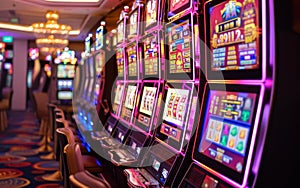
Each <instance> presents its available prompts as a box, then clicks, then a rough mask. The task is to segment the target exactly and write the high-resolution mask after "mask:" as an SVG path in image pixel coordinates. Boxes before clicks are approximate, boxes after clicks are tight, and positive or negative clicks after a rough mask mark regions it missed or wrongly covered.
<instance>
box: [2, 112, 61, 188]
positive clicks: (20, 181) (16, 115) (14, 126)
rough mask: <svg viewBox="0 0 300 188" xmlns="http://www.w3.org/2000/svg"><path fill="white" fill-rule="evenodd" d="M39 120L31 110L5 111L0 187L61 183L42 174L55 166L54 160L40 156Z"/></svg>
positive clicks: (46, 186)
mask: <svg viewBox="0 0 300 188" xmlns="http://www.w3.org/2000/svg"><path fill="white" fill-rule="evenodd" d="M38 131H39V122H38V120H37V119H36V116H35V113H34V112H28V111H10V112H8V128H7V129H6V130H4V131H2V132H0V187H1V188H6V187H30V188H31V187H37V188H58V187H63V186H62V185H63V183H62V181H46V180H44V179H43V176H44V175H46V174H52V173H53V172H55V171H56V170H58V162H57V161H55V160H43V159H41V158H40V156H41V155H45V154H48V153H40V152H37V151H36V149H37V148H38V147H39V146H38V142H39V141H40V136H39V135H38Z"/></svg>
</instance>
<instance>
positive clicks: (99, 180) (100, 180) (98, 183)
mask: <svg viewBox="0 0 300 188" xmlns="http://www.w3.org/2000/svg"><path fill="white" fill-rule="evenodd" d="M65 152H66V155H67V163H68V166H69V174H70V182H71V185H72V187H80V188H89V187H101V188H111V186H110V184H109V183H108V182H107V181H106V179H105V178H104V177H103V175H102V174H99V175H98V176H95V175H93V174H91V173H90V172H89V171H87V170H86V169H85V168H84V165H83V163H82V161H83V156H82V154H81V151H80V146H79V144H78V143H72V144H68V145H67V146H66V147H65Z"/></svg>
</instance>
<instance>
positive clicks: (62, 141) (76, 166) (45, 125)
mask: <svg viewBox="0 0 300 188" xmlns="http://www.w3.org/2000/svg"><path fill="white" fill-rule="evenodd" d="M33 98H34V103H35V107H36V115H37V118H38V119H40V122H41V123H40V133H41V136H42V137H43V138H42V139H41V142H40V145H41V147H40V148H38V151H39V152H45V151H49V152H50V153H49V154H48V155H44V156H42V157H44V159H45V158H49V159H55V160H57V161H59V164H60V168H59V170H58V171H56V172H54V173H53V174H49V175H45V176H43V177H42V178H43V179H45V180H48V181H51V180H52V181H55V180H58V179H60V180H62V181H63V183H64V187H66V188H68V187H103V188H110V187H111V186H110V184H109V183H108V182H107V181H106V179H105V178H104V176H103V175H102V174H101V172H102V171H103V166H102V164H101V163H100V161H99V160H98V159H97V157H96V156H94V155H93V153H91V152H90V151H88V150H87V149H86V147H85V146H84V141H83V140H82V137H81V135H80V132H79V131H78V130H77V128H76V125H75V124H74V122H72V120H71V119H68V118H67V117H70V116H68V114H66V111H65V110H63V109H62V108H60V106H59V105H56V104H54V103H50V102H49V98H48V94H47V93H45V92H34V93H33ZM51 143H53V144H52V145H53V146H51Z"/></svg>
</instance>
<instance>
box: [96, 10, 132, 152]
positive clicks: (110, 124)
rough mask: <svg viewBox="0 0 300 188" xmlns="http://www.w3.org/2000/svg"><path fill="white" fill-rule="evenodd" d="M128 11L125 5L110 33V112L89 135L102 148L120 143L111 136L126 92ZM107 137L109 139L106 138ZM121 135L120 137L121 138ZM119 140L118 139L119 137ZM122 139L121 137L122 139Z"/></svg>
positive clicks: (119, 115) (117, 122) (108, 95)
mask: <svg viewBox="0 0 300 188" xmlns="http://www.w3.org/2000/svg"><path fill="white" fill-rule="evenodd" d="M128 12H129V7H128V6H125V7H124V10H123V11H122V12H121V14H120V18H119V21H118V22H117V28H116V30H113V31H112V32H111V33H112V43H113V44H112V46H113V50H114V52H115V61H116V69H117V76H116V79H115V80H114V83H112V90H111V91H112V92H110V93H108V94H107V98H111V106H112V109H111V113H110V116H109V117H108V118H107V120H106V121H105V123H104V125H103V128H104V129H103V130H98V131H96V132H93V133H92V135H91V137H92V139H93V140H95V141H98V142H100V144H101V146H102V147H103V148H105V147H106V148H110V147H111V146H112V145H120V144H121V143H116V141H117V140H115V139H114V138H113V137H112V136H113V134H114V132H115V128H116V127H117V125H118V124H120V123H119V119H120V117H121V110H122V105H123V101H124V100H125V96H124V95H125V92H126V84H125V81H124V80H125V79H126V73H125V62H126V53H125V50H124V49H125V45H126V44H125V37H126V34H127V32H126V31H127V29H126V27H125V26H126V23H127V21H128ZM107 137H108V138H109V139H107ZM119 137H120V138H121V136H119ZM123 137H124V136H123ZM123 137H122V138H123ZM119 140H120V139H119ZM122 141H123V139H122Z"/></svg>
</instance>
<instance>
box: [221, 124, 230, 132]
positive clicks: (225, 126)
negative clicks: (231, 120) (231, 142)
mask: <svg viewBox="0 0 300 188" xmlns="http://www.w3.org/2000/svg"><path fill="white" fill-rule="evenodd" d="M229 129H230V125H228V124H226V125H224V129H223V134H225V135H228V134H229Z"/></svg>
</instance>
